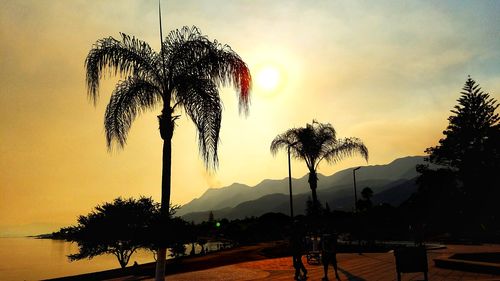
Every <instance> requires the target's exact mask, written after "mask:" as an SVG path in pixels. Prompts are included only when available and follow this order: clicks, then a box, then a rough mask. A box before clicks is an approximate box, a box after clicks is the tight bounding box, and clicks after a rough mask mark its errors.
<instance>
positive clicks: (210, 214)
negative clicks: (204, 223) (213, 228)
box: [208, 211, 214, 223]
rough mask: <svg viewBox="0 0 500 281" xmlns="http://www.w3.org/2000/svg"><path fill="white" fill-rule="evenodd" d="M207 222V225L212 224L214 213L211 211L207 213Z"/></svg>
mask: <svg viewBox="0 0 500 281" xmlns="http://www.w3.org/2000/svg"><path fill="white" fill-rule="evenodd" d="M208 222H209V223H213V222H214V212H212V211H210V213H208Z"/></svg>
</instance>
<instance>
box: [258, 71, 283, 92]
mask: <svg viewBox="0 0 500 281" xmlns="http://www.w3.org/2000/svg"><path fill="white" fill-rule="evenodd" d="M280 76H281V75H280V71H279V70H278V69H277V68H276V67H274V66H270V65H268V66H264V67H263V68H261V69H260V70H259V72H258V73H257V77H256V78H257V79H256V80H257V84H258V85H259V87H260V88H261V89H262V90H263V91H265V92H267V93H271V92H274V91H276V90H277V88H278V86H279V84H280V79H281V77H280Z"/></svg>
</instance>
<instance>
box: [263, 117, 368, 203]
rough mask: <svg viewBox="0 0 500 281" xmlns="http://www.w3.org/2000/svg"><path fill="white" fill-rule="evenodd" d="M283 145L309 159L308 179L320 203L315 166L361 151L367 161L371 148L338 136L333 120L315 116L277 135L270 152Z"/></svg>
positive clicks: (298, 156)
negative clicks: (306, 122)
mask: <svg viewBox="0 0 500 281" xmlns="http://www.w3.org/2000/svg"><path fill="white" fill-rule="evenodd" d="M280 149H290V153H291V154H292V156H293V157H294V158H296V159H300V160H304V161H305V162H306V165H307V168H308V169H309V179H308V182H309V186H310V188H311V192H312V199H313V204H315V205H318V197H317V195H316V188H317V187H318V176H317V174H316V169H317V168H318V165H319V163H321V161H322V160H323V159H325V160H326V161H327V162H329V163H331V164H333V163H336V162H338V161H340V160H342V159H343V158H345V157H347V156H352V155H354V154H355V153H359V154H360V155H361V156H362V157H363V158H365V159H366V160H367V161H368V149H367V148H366V146H365V145H364V144H363V142H362V141H361V140H360V139H358V138H344V139H337V136H336V132H335V129H334V128H333V127H332V125H331V124H323V123H319V122H317V121H316V120H313V122H312V124H309V123H308V124H306V127H305V128H292V129H289V130H287V131H286V132H284V133H282V134H280V135H278V136H276V138H274V140H273V141H272V143H271V153H273V154H276V153H277V152H278V150H280Z"/></svg>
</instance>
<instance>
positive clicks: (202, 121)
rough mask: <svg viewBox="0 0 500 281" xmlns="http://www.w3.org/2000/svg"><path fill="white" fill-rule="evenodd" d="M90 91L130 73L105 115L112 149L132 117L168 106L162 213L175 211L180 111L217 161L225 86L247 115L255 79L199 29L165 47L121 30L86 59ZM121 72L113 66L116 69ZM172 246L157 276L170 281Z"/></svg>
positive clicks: (209, 159) (177, 34) (207, 159)
mask: <svg viewBox="0 0 500 281" xmlns="http://www.w3.org/2000/svg"><path fill="white" fill-rule="evenodd" d="M85 69H86V74H87V78H86V82H87V87H88V96H89V98H90V100H91V101H92V102H94V104H95V103H96V102H97V100H98V98H99V81H100V79H101V78H103V77H104V76H105V75H106V74H115V75H117V74H120V75H121V77H124V80H121V81H119V82H118V84H117V85H116V88H115V89H114V91H113V93H112V94H111V99H110V101H109V104H108V106H107V108H106V113H105V116H104V128H105V131H106V140H107V146H108V149H112V147H113V144H116V145H118V147H119V148H122V147H123V146H124V145H125V143H126V141H127V135H128V132H129V130H130V127H131V125H132V122H133V121H134V119H135V118H136V117H137V115H139V114H141V113H143V112H144V111H146V110H150V109H153V108H155V107H157V106H158V105H161V106H162V111H161V114H160V115H159V116H158V121H159V127H160V136H161V138H162V139H163V157H162V158H163V167H162V194H161V214H162V215H164V216H165V217H168V214H169V208H168V207H169V206H170V191H171V182H170V179H171V168H172V164H171V161H172V143H171V140H172V136H173V133H174V128H175V121H176V120H177V119H178V118H179V115H174V113H175V112H176V110H178V109H183V110H184V111H185V112H186V114H187V115H188V116H189V117H190V118H191V120H192V121H193V122H194V124H195V126H196V129H197V132H198V144H199V150H200V154H201V155H202V158H203V161H204V163H205V166H206V167H207V168H208V169H216V168H217V166H218V156H217V147H218V144H219V131H220V126H221V117H222V104H221V100H220V96H219V87H220V86H226V85H230V84H231V85H233V86H234V87H235V89H236V90H237V92H238V99H239V108H240V113H244V114H247V113H248V106H249V103H250V87H251V82H252V78H251V75H250V70H249V69H248V67H247V65H246V64H245V62H244V61H243V60H242V59H241V58H240V57H239V56H238V54H236V53H235V52H234V51H233V50H232V49H231V48H230V47H229V46H227V45H221V44H219V43H218V42H217V41H213V42H212V41H210V40H208V38H207V37H206V36H203V35H202V34H201V33H200V31H199V30H198V29H197V28H196V27H192V28H188V27H184V28H182V29H181V30H175V31H172V32H170V33H169V35H168V36H167V37H166V38H165V40H164V41H162V44H161V50H160V52H159V53H157V52H155V51H153V50H152V49H151V47H150V46H149V45H148V44H147V43H146V42H143V41H141V40H139V39H136V38H134V37H130V36H128V35H125V34H121V40H117V39H114V38H112V37H108V38H104V39H100V40H98V41H97V42H96V43H95V45H94V46H93V48H92V49H91V50H90V52H89V54H88V56H87V59H86V61H85ZM113 70H114V71H113ZM165 255H166V249H165V248H162V247H159V250H158V255H157V257H158V258H157V266H156V278H155V279H156V280H164V272H165Z"/></svg>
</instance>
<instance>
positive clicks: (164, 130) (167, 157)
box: [155, 110, 174, 281]
mask: <svg viewBox="0 0 500 281" xmlns="http://www.w3.org/2000/svg"><path fill="white" fill-rule="evenodd" d="M169 113H170V111H168V113H167V114H165V110H163V111H162V115H160V116H158V120H159V123H160V135H161V138H162V139H163V159H162V161H163V167H162V175H161V208H160V212H161V215H162V216H164V217H168V216H169V211H170V189H171V181H170V179H171V174H172V135H173V132H174V130H173V129H174V124H173V122H174V121H173V120H172V117H171V113H170V114H169ZM166 258H167V249H166V248H164V247H160V248H159V249H158V257H157V259H156V272H155V281H164V280H165V263H166Z"/></svg>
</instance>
